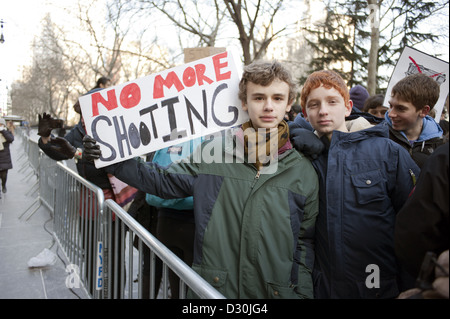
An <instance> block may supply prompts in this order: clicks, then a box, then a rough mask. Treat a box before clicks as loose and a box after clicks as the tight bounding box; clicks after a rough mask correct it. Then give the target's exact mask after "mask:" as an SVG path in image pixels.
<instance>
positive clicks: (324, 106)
mask: <svg viewBox="0 0 450 319" xmlns="http://www.w3.org/2000/svg"><path fill="white" fill-rule="evenodd" d="M351 111H352V102H351V101H349V102H348V103H347V104H345V101H344V97H343V96H342V95H341V94H340V93H339V91H338V90H336V89H335V88H330V89H327V88H325V87H323V86H322V85H321V86H319V87H317V88H315V89H313V90H311V92H310V93H309V95H308V97H307V98H306V119H307V120H308V121H309V122H310V123H311V126H312V127H313V128H314V129H315V130H316V131H317V133H318V135H319V136H323V135H326V136H327V137H328V138H329V139H331V135H332V134H333V131H334V130H338V131H342V132H347V131H348V130H347V127H346V126H345V117H346V116H348V115H350V113H351Z"/></svg>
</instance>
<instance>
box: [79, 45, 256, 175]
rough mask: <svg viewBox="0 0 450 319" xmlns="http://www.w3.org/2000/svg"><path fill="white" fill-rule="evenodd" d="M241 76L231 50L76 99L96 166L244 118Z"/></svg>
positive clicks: (246, 117)
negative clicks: (96, 151) (95, 150)
mask: <svg viewBox="0 0 450 319" xmlns="http://www.w3.org/2000/svg"><path fill="white" fill-rule="evenodd" d="M241 75H242V71H241V68H240V67H238V65H237V63H236V61H235V58H234V57H233V54H232V53H231V52H229V51H227V52H223V53H219V54H216V55H214V56H210V57H207V58H204V59H200V60H196V61H193V62H190V63H187V64H184V65H181V66H178V67H175V68H171V69H168V70H165V71H163V72H160V73H157V74H153V75H150V76H147V77H144V78H140V79H137V80H135V81H131V82H127V83H124V84H121V85H117V86H114V87H111V88H107V89H104V90H100V91H97V92H95V93H92V94H89V95H85V96H82V97H80V99H79V100H80V106H81V111H82V114H83V119H84V122H85V126H86V131H87V134H89V135H90V136H92V137H93V138H94V139H95V140H96V141H97V143H98V144H99V145H100V149H101V151H102V156H101V157H100V159H99V160H96V162H95V166H96V167H97V168H100V167H104V166H107V165H111V164H113V163H117V162H120V161H123V160H126V159H129V158H133V157H136V156H140V155H144V154H147V153H149V152H152V151H155V150H158V149H161V148H164V147H168V146H172V145H175V144H178V143H182V142H185V141H187V140H190V139H193V138H196V137H200V136H204V135H208V134H213V133H216V132H219V131H221V130H224V129H226V128H229V127H232V126H236V125H240V124H242V123H244V122H245V121H247V120H248V115H247V113H246V112H244V111H243V110H242V108H241V102H240V100H239V99H238V90H239V81H240V77H241Z"/></svg>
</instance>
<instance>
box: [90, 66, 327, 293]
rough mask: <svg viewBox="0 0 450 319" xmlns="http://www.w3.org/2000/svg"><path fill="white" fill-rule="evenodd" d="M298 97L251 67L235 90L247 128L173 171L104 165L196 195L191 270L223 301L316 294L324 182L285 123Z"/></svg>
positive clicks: (96, 153) (173, 193) (206, 146)
mask: <svg viewBox="0 0 450 319" xmlns="http://www.w3.org/2000/svg"><path fill="white" fill-rule="evenodd" d="M294 98H295V85H294V82H293V81H292V78H291V75H290V73H289V71H288V70H287V69H286V68H285V67H284V66H282V65H281V64H280V63H278V62H262V61H260V62H254V63H252V64H250V65H248V66H246V67H245V69H244V73H243V76H242V78H241V80H240V84H239V99H240V100H241V102H242V109H243V110H244V111H246V112H248V115H249V118H250V120H249V121H247V122H245V123H244V124H243V125H242V126H240V127H237V128H233V129H230V130H228V131H227V132H226V133H225V134H224V135H223V137H222V138H215V139H213V140H212V141H207V142H205V143H203V144H201V146H200V147H199V148H197V150H195V151H194V153H193V154H192V156H191V157H190V158H188V159H186V160H183V161H180V162H175V163H173V164H172V165H170V166H169V167H164V168H163V167H160V166H158V165H157V164H154V163H144V162H142V161H139V160H134V159H131V160H126V161H124V162H120V163H116V164H113V165H110V166H107V167H105V169H106V170H107V171H108V172H110V173H112V174H114V175H115V176H117V177H118V178H119V179H121V180H122V181H124V182H126V183H128V184H130V185H132V186H134V187H137V188H139V189H141V190H142V191H144V192H146V193H150V194H154V195H157V196H160V197H162V198H178V197H187V196H194V214H195V222H196V233H195V244H194V262H193V266H192V267H193V269H194V270H196V271H197V272H198V273H199V274H200V275H201V276H202V277H203V278H204V279H205V280H207V281H208V282H209V283H211V285H213V286H214V287H215V288H216V289H218V291H219V292H221V293H222V294H223V295H224V296H225V297H227V298H312V297H313V284H312V277H311V271H312V267H313V263H314V250H313V247H314V246H313V236H314V228H315V220H316V216H317V213H318V179H317V175H316V173H315V171H314V169H313V167H312V165H311V162H310V160H309V159H308V158H306V157H305V155H304V154H302V153H301V152H298V151H296V150H294V149H293V148H292V145H291V143H290V141H289V128H288V125H287V123H286V122H285V121H284V120H283V118H284V114H285V113H286V112H288V111H289V110H290V108H291V105H292V104H293V102H294ZM304 134H311V135H309V136H308V137H309V138H306V139H305V140H308V141H310V142H309V145H308V147H309V148H308V149H309V150H311V149H317V150H318V151H320V150H321V147H322V144H321V143H320V141H319V140H318V139H317V138H316V137H315V136H314V135H312V132H308V131H305V132H304ZM258 136H259V138H258ZM261 137H262V138H261ZM84 146H85V154H84V156H85V158H89V159H92V160H93V159H98V158H100V156H101V151H100V149H99V147H98V145H96V142H95V140H93V139H92V138H89V137H87V138H86V139H85V141H84ZM268 150H269V152H268ZM309 155H312V154H309ZM199 159H200V160H199ZM188 295H189V294H188Z"/></svg>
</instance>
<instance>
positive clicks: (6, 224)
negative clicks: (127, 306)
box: [0, 136, 87, 299]
mask: <svg viewBox="0 0 450 319" xmlns="http://www.w3.org/2000/svg"><path fill="white" fill-rule="evenodd" d="M11 156H12V162H13V169H11V170H9V171H8V181H7V184H6V186H7V193H5V194H4V193H1V199H0V269H1V272H0V299H78V298H80V299H86V298H87V296H86V294H85V292H84V290H83V289H72V290H70V289H68V288H67V287H66V278H67V277H68V275H69V273H68V272H66V264H68V262H67V260H66V259H65V257H64V253H63V252H62V250H61V248H59V247H58V243H57V242H55V241H54V237H53V235H52V229H53V216H52V214H51V213H50V211H49V210H48V209H47V208H46V207H45V206H44V205H41V206H38V202H35V200H36V198H37V196H38V192H37V185H35V183H36V180H37V179H36V176H35V175H34V174H33V173H32V170H31V168H30V167H27V163H26V159H27V156H26V154H25V153H24V149H23V145H22V139H21V138H20V137H19V136H16V138H15V141H14V142H13V143H12V144H11ZM33 186H35V187H33ZM33 203H34V205H33ZM31 205H33V206H31ZM30 206H31V208H30ZM36 207H39V208H38V209H37V210H36V211H35V212H34V213H33V211H34V210H35V208H36ZM28 208H30V209H28ZM27 209H28V210H27ZM45 248H48V249H49V250H50V251H52V252H53V253H55V254H56V255H57V256H58V257H59V258H56V263H55V264H52V265H48V266H45V267H40V268H29V267H28V261H29V260H30V259H31V258H32V257H36V256H37V255H38V254H40V253H41V252H42V251H43V250H44V249H45Z"/></svg>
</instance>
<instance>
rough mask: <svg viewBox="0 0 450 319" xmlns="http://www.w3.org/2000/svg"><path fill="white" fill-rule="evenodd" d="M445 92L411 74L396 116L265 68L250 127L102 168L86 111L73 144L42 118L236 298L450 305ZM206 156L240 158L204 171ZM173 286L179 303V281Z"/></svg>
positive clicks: (379, 99) (55, 147)
mask: <svg viewBox="0 0 450 319" xmlns="http://www.w3.org/2000/svg"><path fill="white" fill-rule="evenodd" d="M105 79H106V80H108V81H107V82H105V83H104V84H101V85H102V86H100V84H99V83H97V86H96V87H95V88H93V90H91V91H89V92H87V94H88V93H92V92H95V91H96V90H101V89H103V88H105V87H107V86H108V85H110V84H111V81H110V80H109V79H107V78H105ZM99 81H100V80H99ZM439 93H440V89H439V85H438V84H437V83H436V81H435V80H433V79H432V78H430V77H428V76H426V75H424V74H414V75H409V76H407V77H405V78H404V79H402V80H400V81H399V82H398V83H396V84H395V86H394V87H393V88H392V94H391V96H390V99H389V107H387V106H385V105H383V98H384V96H383V95H374V96H369V94H368V92H367V90H366V89H365V88H364V87H362V86H360V85H359V86H356V87H354V88H352V89H350V90H349V89H348V88H347V85H346V83H345V81H344V80H343V79H342V77H341V76H340V75H339V74H337V73H336V72H333V71H329V70H321V71H316V72H313V73H312V74H310V75H309V76H308V78H307V80H306V82H305V83H304V85H303V87H302V90H301V94H300V101H299V103H295V97H296V96H297V91H296V85H295V83H294V81H293V79H292V77H291V75H290V72H289V70H288V69H287V68H286V67H285V66H284V65H282V64H281V63H279V62H277V61H271V62H268V61H255V62H253V63H251V64H250V65H247V66H245V68H244V71H243V74H242V78H241V80H240V85H239V99H240V101H241V103H242V109H243V110H244V111H245V112H247V113H248V115H249V120H248V121H247V122H245V123H244V124H242V125H240V126H239V127H234V128H231V129H228V130H227V131H226V132H225V133H224V134H223V135H222V137H217V138H214V139H211V140H203V139H197V140H193V141H190V142H189V143H185V144H180V145H175V146H172V147H169V148H165V149H162V150H159V151H156V152H154V153H152V154H147V159H146V160H142V158H137V159H131V160H126V161H123V162H120V163H115V164H112V165H110V166H107V167H103V168H100V169H97V168H95V166H94V164H93V161H94V160H95V159H98V158H100V156H101V151H100V148H99V146H98V145H97V143H96V141H95V140H94V139H93V138H91V137H90V136H88V135H86V130H85V129H84V126H83V117H82V114H81V111H80V108H79V104H78V103H77V104H75V106H74V107H75V109H76V110H77V112H78V113H79V114H80V122H79V123H78V125H77V126H76V127H75V128H74V129H72V130H71V131H70V132H69V133H68V134H67V135H66V136H65V137H64V138H63V137H54V136H53V135H51V130H52V127H51V124H50V123H51V117H50V116H49V115H48V114H45V113H44V114H43V115H42V116H40V121H39V133H38V134H39V135H40V139H39V146H40V147H41V149H42V150H43V151H44V152H45V153H46V154H47V155H49V156H50V157H51V158H53V159H55V160H62V159H69V158H75V159H76V160H77V168H78V172H79V174H80V175H81V176H83V177H84V178H86V179H87V180H89V181H91V182H92V183H94V184H96V185H97V186H99V187H100V188H102V189H103V190H104V193H105V198H113V199H114V196H113V195H114V194H113V193H112V191H111V185H110V182H109V179H108V175H113V176H115V177H117V178H118V179H120V180H121V181H123V182H125V183H127V184H128V185H130V186H132V187H135V188H136V189H138V192H137V194H136V197H135V198H134V201H133V203H132V204H131V206H130V208H129V210H128V211H129V212H130V214H132V215H133V216H134V217H135V218H136V219H137V220H138V221H140V222H141V223H142V224H143V225H144V226H145V227H146V228H147V229H148V230H149V231H150V232H152V233H153V234H154V235H155V236H157V237H158V238H159V239H160V240H161V241H162V242H163V243H164V244H166V245H167V247H169V248H170V249H172V250H173V251H174V253H176V254H177V255H178V256H179V257H180V258H182V259H183V260H184V261H185V262H186V263H187V264H189V265H190V266H192V268H193V269H194V270H195V271H196V272H198V273H199V274H200V275H201V276H202V277H203V278H204V279H205V280H207V281H208V282H210V283H211V285H212V286H213V287H215V288H216V289H217V290H218V291H219V292H221V293H222V294H223V295H224V296H225V297H227V298H300V299H304V298H307V299H310V298H319V299H322V298H327V299H328V298H363V299H367V298H448V296H449V295H448V248H449V236H448V221H449V220H448V209H449V200H448V152H449V146H448V142H447V141H448V130H447V132H446V133H445V134H444V132H443V129H442V126H443V124H441V125H440V124H439V123H438V122H436V121H435V120H434V119H433V118H432V117H431V116H430V115H429V113H430V111H432V110H433V108H434V106H435V104H436V102H437V100H438V98H439ZM0 128H1V123H0ZM3 131H4V130H2V131H1V132H0V133H2V134H3ZM258 134H262V135H263V136H264V138H263V139H259V138H258V136H259V135H258ZM0 136H1V135H0ZM262 141H263V142H262ZM211 143H212V144H211ZM236 145H238V146H239V145H242V148H239V147H237V146H236ZM268 145H277V148H276V150H275V152H269V151H267V150H268V149H269V148H270V147H268ZM213 146H214V147H213ZM205 147H208V148H209V149H211V148H213V149H215V150H216V149H221V151H222V154H221V156H222V157H223V159H225V158H227V160H223V161H219V162H217V163H216V162H213V163H210V162H209V163H206V162H203V161H200V162H198V161H192V160H191V159H192V158H201V154H203V153H202V150H203V149H204V148H205ZM238 149H242V150H243V152H238V151H237V150H238ZM261 149H263V150H264V149H265V150H266V151H265V152H264V151H263V153H264V159H265V160H264V161H263V160H261V159H260V158H259V157H257V156H256V157H255V156H254V155H255V154H260V153H261V151H260V150H261ZM230 150H232V151H231V152H230ZM0 154H1V153H0ZM173 154H175V155H176V156H175V157H174V156H172V155H173ZM230 158H231V159H233V161H231V162H230ZM0 159H1V157H0ZM175 159H176V161H174V160H175ZM274 164H276V169H273V167H274ZM0 165H1V162H0ZM0 168H1V166H0ZM139 181H141V182H139ZM429 253H432V254H434V255H433V256H434V257H433V258H432V259H431V260H432V266H433V269H432V270H433V271H432V275H431V276H428V277H427V278H425V279H424V278H423V273H424V271H423V268H424V267H425V266H424V264H425V262H424V259H425V257H426V256H428V254H429ZM146 256H147V257H148V252H147V255H146ZM143 262H144V267H143V269H144V274H143V275H144V278H145V279H146V280H144V282H148V280H147V279H148V277H149V273H148V271H149V267H148V262H149V261H148V259H147V258H144V259H143ZM428 264H429V263H428ZM435 269H436V271H434V270H435ZM428 273H429V272H428ZM155 277H156V280H157V281H159V280H160V278H161V272H160V268H159V270H158V267H157V271H156V276H155ZM418 278H419V279H421V280H418ZM424 280H425V281H426V282H428V283H429V285H428V286H426V287H425V286H423V285H418V282H423V281H424ZM170 285H171V289H172V297H173V298H176V297H177V296H178V293H179V287H178V278H177V277H176V275H175V274H174V273H171V274H170ZM157 287H158V284H157V285H156V287H155V289H157ZM145 291H146V293H145V294H144V298H148V286H145ZM188 297H195V295H194V294H193V293H192V292H191V291H188Z"/></svg>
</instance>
